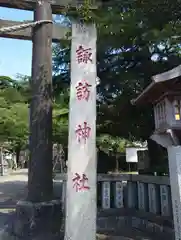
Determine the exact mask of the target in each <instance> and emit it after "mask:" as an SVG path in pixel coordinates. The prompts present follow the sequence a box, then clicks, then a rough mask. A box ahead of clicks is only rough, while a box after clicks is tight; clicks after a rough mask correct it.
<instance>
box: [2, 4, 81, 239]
mask: <svg viewBox="0 0 181 240" xmlns="http://www.w3.org/2000/svg"><path fill="white" fill-rule="evenodd" d="M69 3H70V4H71V6H72V7H75V6H76V5H77V4H80V3H81V1H74V2H73V3H72V1H71V0H54V1H52V4H51V2H50V1H48V0H17V1H13V0H0V6H1V7H8V8H16V9H24V10H32V11H34V22H35V23H37V25H36V26H34V27H33V28H31V27H29V28H24V29H21V28H19V29H18V27H17V29H18V30H17V31H1V30H2V29H3V28H4V27H9V29H11V27H13V26H15V25H17V26H18V25H23V24H26V23H27V22H14V21H6V20H0V37H5V38H14V39H24V40H32V42H33V56H32V79H31V93H32V99H31V104H30V139H29V143H30V155H31V157H30V159H31V160H30V163H29V176H28V196H27V203H26V202H20V203H19V204H18V205H17V212H19V213H20V214H18V216H19V217H20V219H19V222H20V223H21V224H20V226H21V227H18V228H16V227H15V229H16V230H17V229H18V230H17V231H18V232H16V234H21V236H22V237H23V238H24V239H25V237H26V236H27V235H28V234H29V235H31V234H32V229H33V231H34V233H33V234H35V235H38V234H40V233H42V232H44V234H45V236H44V239H54V238H53V237H52V235H51V236H50V237H49V238H48V235H47V232H48V231H49V232H52V228H54V230H55V231H54V232H58V231H59V227H60V226H59V224H58V223H59V221H60V219H61V215H60V214H61V207H59V205H60V204H59V203H57V202H56V203H55V202H54V203H55V204H53V203H51V206H52V208H51V209H49V208H50V204H49V203H50V202H51V200H52V198H53V182H52V171H50V169H52V45H51V44H52V40H53V41H54V42H59V41H60V40H62V39H66V40H67V36H66V34H67V33H68V32H69V29H68V28H66V27H61V26H58V25H56V24H55V25H54V24H52V13H55V14H56V13H59V12H60V10H61V9H62V8H63V7H65V6H66V5H67V4H69ZM43 21H44V22H43ZM12 29H13V28H12ZM22 61H23V59H22ZM42 202H43V205H42ZM46 202H48V204H46ZM41 209H42V211H41ZM37 212H38V215H37ZM45 212H46V217H45V214H44V213H45ZM22 213H23V214H22ZM36 217H38V219H39V220H38V222H36ZM19 222H16V223H17V224H19ZM52 222H53V223H52ZM16 223H15V224H16ZM57 225H58V226H57ZM27 226H28V227H27ZM56 226H57V229H56ZM50 228H51V229H50ZM35 232H36V233H35ZM36 239H39V238H36Z"/></svg>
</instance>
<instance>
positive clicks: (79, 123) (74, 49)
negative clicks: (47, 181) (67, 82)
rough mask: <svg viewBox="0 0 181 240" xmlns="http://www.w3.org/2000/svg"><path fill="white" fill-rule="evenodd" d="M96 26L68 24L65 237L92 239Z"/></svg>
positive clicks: (75, 239)
mask: <svg viewBox="0 0 181 240" xmlns="http://www.w3.org/2000/svg"><path fill="white" fill-rule="evenodd" d="M96 77H97V73H96V27H95V25H93V24H90V25H81V24H73V25H72V45H71V90H70V113H69V152H68V180H67V190H66V224H65V240H80V239H86V240H95V239H96V213H97V209H96V207H97V202H96V185H97V181H96V167H97V161H96Z"/></svg>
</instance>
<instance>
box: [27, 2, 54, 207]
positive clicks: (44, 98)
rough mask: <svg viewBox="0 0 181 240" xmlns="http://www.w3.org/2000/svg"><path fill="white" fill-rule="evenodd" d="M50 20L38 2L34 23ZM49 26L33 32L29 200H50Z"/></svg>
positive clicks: (47, 8) (46, 7)
mask: <svg viewBox="0 0 181 240" xmlns="http://www.w3.org/2000/svg"><path fill="white" fill-rule="evenodd" d="M40 20H50V21H51V20H52V10H51V5H50V1H48V0H39V1H37V3H36V9H35V11H34V21H35V22H36V21H40ZM52 26H53V24H51V23H45V24H40V25H37V26H36V27H34V28H33V36H32V41H33V57H32V80H31V84H30V85H31V91H32V99H31V104H30V163H29V176H28V200H29V201H31V202H42V201H48V200H51V199H52V192H53V182H52Z"/></svg>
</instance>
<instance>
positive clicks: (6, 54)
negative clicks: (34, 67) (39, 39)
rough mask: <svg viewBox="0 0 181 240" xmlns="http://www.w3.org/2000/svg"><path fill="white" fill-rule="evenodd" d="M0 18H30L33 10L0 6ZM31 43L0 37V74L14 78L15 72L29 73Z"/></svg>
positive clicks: (19, 19)
mask: <svg viewBox="0 0 181 240" xmlns="http://www.w3.org/2000/svg"><path fill="white" fill-rule="evenodd" d="M0 19H3V20H12V21H24V20H32V19H33V12H31V11H23V10H17V9H10V8H3V7H0ZM31 58H32V43H31V41H25V40H16V39H8V38H1V37H0V75H1V76H2V75H5V76H10V77H12V78H16V76H17V74H23V75H31Z"/></svg>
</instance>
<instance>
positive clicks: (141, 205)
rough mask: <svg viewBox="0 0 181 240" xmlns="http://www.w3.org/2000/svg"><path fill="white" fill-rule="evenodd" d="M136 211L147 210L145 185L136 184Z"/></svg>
mask: <svg viewBox="0 0 181 240" xmlns="http://www.w3.org/2000/svg"><path fill="white" fill-rule="evenodd" d="M137 184H138V209H139V210H144V211H146V210H147V205H148V204H147V203H148V197H147V196H148V191H147V188H146V187H147V185H146V184H145V183H142V182H138V183H137Z"/></svg>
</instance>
